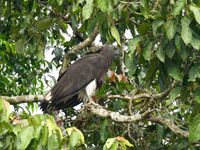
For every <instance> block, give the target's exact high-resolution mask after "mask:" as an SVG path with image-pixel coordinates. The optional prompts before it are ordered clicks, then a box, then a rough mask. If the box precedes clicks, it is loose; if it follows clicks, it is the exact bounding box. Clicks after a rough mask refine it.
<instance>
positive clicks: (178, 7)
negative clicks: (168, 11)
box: [172, 0, 185, 16]
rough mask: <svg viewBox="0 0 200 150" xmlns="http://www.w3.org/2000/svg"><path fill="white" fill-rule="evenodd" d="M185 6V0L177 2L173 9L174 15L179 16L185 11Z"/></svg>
mask: <svg viewBox="0 0 200 150" xmlns="http://www.w3.org/2000/svg"><path fill="white" fill-rule="evenodd" d="M184 5H185V0H177V1H176V3H175V5H174V9H173V12H172V14H173V15H174V16H177V15H179V14H180V12H181V10H182V9H183V7H184Z"/></svg>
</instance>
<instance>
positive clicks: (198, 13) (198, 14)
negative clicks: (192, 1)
mask: <svg viewBox="0 0 200 150" xmlns="http://www.w3.org/2000/svg"><path fill="white" fill-rule="evenodd" d="M190 10H191V11H192V12H193V14H194V18H195V20H196V21H197V22H198V23H199V24H200V8H199V7H198V6H194V5H190Z"/></svg>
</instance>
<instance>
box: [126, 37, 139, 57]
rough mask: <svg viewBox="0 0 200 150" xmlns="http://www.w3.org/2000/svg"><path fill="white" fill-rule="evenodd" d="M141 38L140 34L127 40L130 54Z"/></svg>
mask: <svg viewBox="0 0 200 150" xmlns="http://www.w3.org/2000/svg"><path fill="white" fill-rule="evenodd" d="M141 40H142V37H141V36H135V37H134V38H133V39H131V40H129V41H128V49H129V51H131V54H132V53H133V52H134V51H135V50H136V48H137V46H138V45H139V42H140V41H141Z"/></svg>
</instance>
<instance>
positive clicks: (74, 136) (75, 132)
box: [66, 127, 85, 148]
mask: <svg viewBox="0 0 200 150" xmlns="http://www.w3.org/2000/svg"><path fill="white" fill-rule="evenodd" d="M66 130H67V134H68V135H69V146H70V148H74V147H75V146H79V145H81V144H85V140H84V136H83V133H82V132H81V131H80V130H79V129H77V128H75V127H72V128H67V129H66Z"/></svg>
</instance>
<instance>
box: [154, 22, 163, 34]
mask: <svg viewBox="0 0 200 150" xmlns="http://www.w3.org/2000/svg"><path fill="white" fill-rule="evenodd" d="M163 23H164V21H162V20H156V21H154V22H153V23H152V29H153V35H154V36H155V37H157V30H158V28H159V27H161V26H162V25H163Z"/></svg>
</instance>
